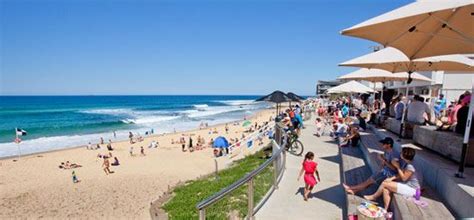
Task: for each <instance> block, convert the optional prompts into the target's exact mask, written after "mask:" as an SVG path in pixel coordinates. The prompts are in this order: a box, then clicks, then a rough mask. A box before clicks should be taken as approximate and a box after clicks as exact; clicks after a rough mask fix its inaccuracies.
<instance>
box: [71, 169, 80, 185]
mask: <svg viewBox="0 0 474 220" xmlns="http://www.w3.org/2000/svg"><path fill="white" fill-rule="evenodd" d="M72 182H73V183H78V182H79V179H77V176H76V171H72Z"/></svg>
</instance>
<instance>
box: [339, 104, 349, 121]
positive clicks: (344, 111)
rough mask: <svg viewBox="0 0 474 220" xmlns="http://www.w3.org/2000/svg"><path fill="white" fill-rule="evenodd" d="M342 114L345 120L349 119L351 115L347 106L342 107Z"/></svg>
mask: <svg viewBox="0 0 474 220" xmlns="http://www.w3.org/2000/svg"><path fill="white" fill-rule="evenodd" d="M341 114H342V117H343V118H345V117H347V115H349V107H348V106H347V104H344V106H342V109H341Z"/></svg>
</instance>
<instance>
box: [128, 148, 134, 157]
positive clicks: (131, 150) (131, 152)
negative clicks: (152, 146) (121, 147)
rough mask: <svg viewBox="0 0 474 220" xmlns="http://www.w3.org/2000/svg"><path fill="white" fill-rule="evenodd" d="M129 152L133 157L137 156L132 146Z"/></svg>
mask: <svg viewBox="0 0 474 220" xmlns="http://www.w3.org/2000/svg"><path fill="white" fill-rule="evenodd" d="M129 152H130V156H132V157H133V156H135V155H134V154H133V146H130V150H129Z"/></svg>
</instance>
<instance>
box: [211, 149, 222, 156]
mask: <svg viewBox="0 0 474 220" xmlns="http://www.w3.org/2000/svg"><path fill="white" fill-rule="evenodd" d="M213 152H214V157H221V156H222V149H221V148H214V151H213Z"/></svg>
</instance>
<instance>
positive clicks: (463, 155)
mask: <svg viewBox="0 0 474 220" xmlns="http://www.w3.org/2000/svg"><path fill="white" fill-rule="evenodd" d="M473 105H474V78H472V92H471V103H469V114H468V115H467V121H466V130H465V131H464V140H463V144H462V152H461V162H460V163H459V169H458V173H457V174H456V177H459V178H464V166H465V163H466V155H467V151H468V147H469V135H470V134H471V123H472V110H473V107H474V106H473Z"/></svg>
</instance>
